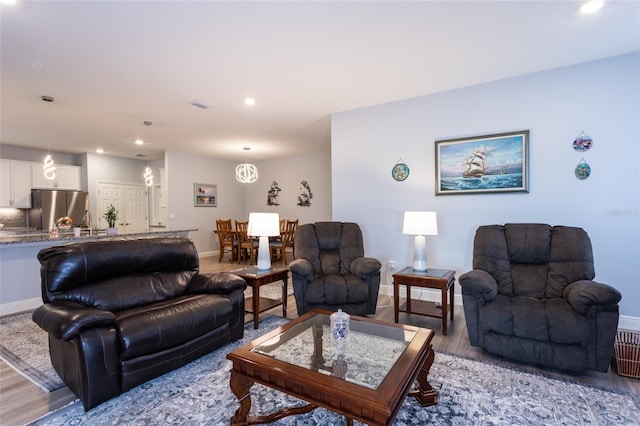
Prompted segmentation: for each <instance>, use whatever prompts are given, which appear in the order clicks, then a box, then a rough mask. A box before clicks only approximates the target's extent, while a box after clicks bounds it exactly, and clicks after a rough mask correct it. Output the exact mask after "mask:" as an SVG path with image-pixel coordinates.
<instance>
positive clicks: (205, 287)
mask: <svg viewBox="0 0 640 426" xmlns="http://www.w3.org/2000/svg"><path fill="white" fill-rule="evenodd" d="M245 288H247V282H246V281H245V280H244V279H243V278H241V277H239V276H237V275H235V274H232V273H229V272H218V273H214V274H198V275H196V276H195V277H193V279H192V280H191V282H190V283H189V286H188V287H187V291H188V292H189V293H206V294H229V293H232V292H233V291H234V290H242V291H244V289H245Z"/></svg>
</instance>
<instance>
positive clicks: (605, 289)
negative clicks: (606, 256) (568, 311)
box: [562, 280, 622, 314]
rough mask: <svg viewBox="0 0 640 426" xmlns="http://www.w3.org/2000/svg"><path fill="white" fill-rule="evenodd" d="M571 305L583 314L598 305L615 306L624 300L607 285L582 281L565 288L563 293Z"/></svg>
mask: <svg viewBox="0 0 640 426" xmlns="http://www.w3.org/2000/svg"><path fill="white" fill-rule="evenodd" d="M562 297H564V298H565V299H566V300H567V301H568V302H569V304H570V305H571V306H572V307H573V309H575V310H576V311H578V312H580V313H581V314H586V313H587V311H588V310H589V309H590V308H591V307H592V306H596V305H600V306H607V305H615V304H616V303H618V302H620V299H622V294H620V292H619V291H618V290H616V289H615V288H613V287H611V286H610V285H607V284H602V283H598V282H595V281H590V280H580V281H576V282H573V283H571V284H569V285H568V286H566V287H565V289H564V292H563V293H562Z"/></svg>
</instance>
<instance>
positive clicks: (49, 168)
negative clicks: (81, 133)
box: [42, 95, 56, 180]
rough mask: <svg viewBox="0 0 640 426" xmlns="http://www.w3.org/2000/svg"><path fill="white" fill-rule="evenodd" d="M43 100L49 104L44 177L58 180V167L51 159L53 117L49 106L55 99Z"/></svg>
mask: <svg viewBox="0 0 640 426" xmlns="http://www.w3.org/2000/svg"><path fill="white" fill-rule="evenodd" d="M42 100H43V101H45V102H46V103H47V146H48V153H47V156H46V157H44V163H43V164H42V170H44V177H45V179H48V180H54V179H55V178H56V166H55V164H54V162H53V157H51V115H50V113H49V105H50V104H51V103H52V102H53V97H51V96H46V95H44V96H42Z"/></svg>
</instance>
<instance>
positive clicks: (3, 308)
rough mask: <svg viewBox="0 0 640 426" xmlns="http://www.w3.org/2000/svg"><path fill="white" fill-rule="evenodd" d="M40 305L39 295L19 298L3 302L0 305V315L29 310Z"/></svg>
mask: <svg viewBox="0 0 640 426" xmlns="http://www.w3.org/2000/svg"><path fill="white" fill-rule="evenodd" d="M40 305H42V299H40V298H39V297H36V298H33V299H26V300H20V301H18V302H11V303H5V304H3V305H0V316H3V315H10V314H17V313H18V312H24V311H30V310H33V309H35V308H37V307H38V306H40Z"/></svg>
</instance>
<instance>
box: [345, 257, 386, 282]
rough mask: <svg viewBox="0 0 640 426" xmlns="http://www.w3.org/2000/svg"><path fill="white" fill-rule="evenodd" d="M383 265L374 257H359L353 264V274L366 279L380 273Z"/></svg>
mask: <svg viewBox="0 0 640 426" xmlns="http://www.w3.org/2000/svg"><path fill="white" fill-rule="evenodd" d="M380 268H382V264H381V263H380V261H379V260H378V259H374V258H372V257H357V258H355V259H353V262H351V272H352V273H354V274H355V275H357V276H359V277H360V278H361V279H365V278H366V277H367V276H369V275H372V274H377V273H379V272H380Z"/></svg>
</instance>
